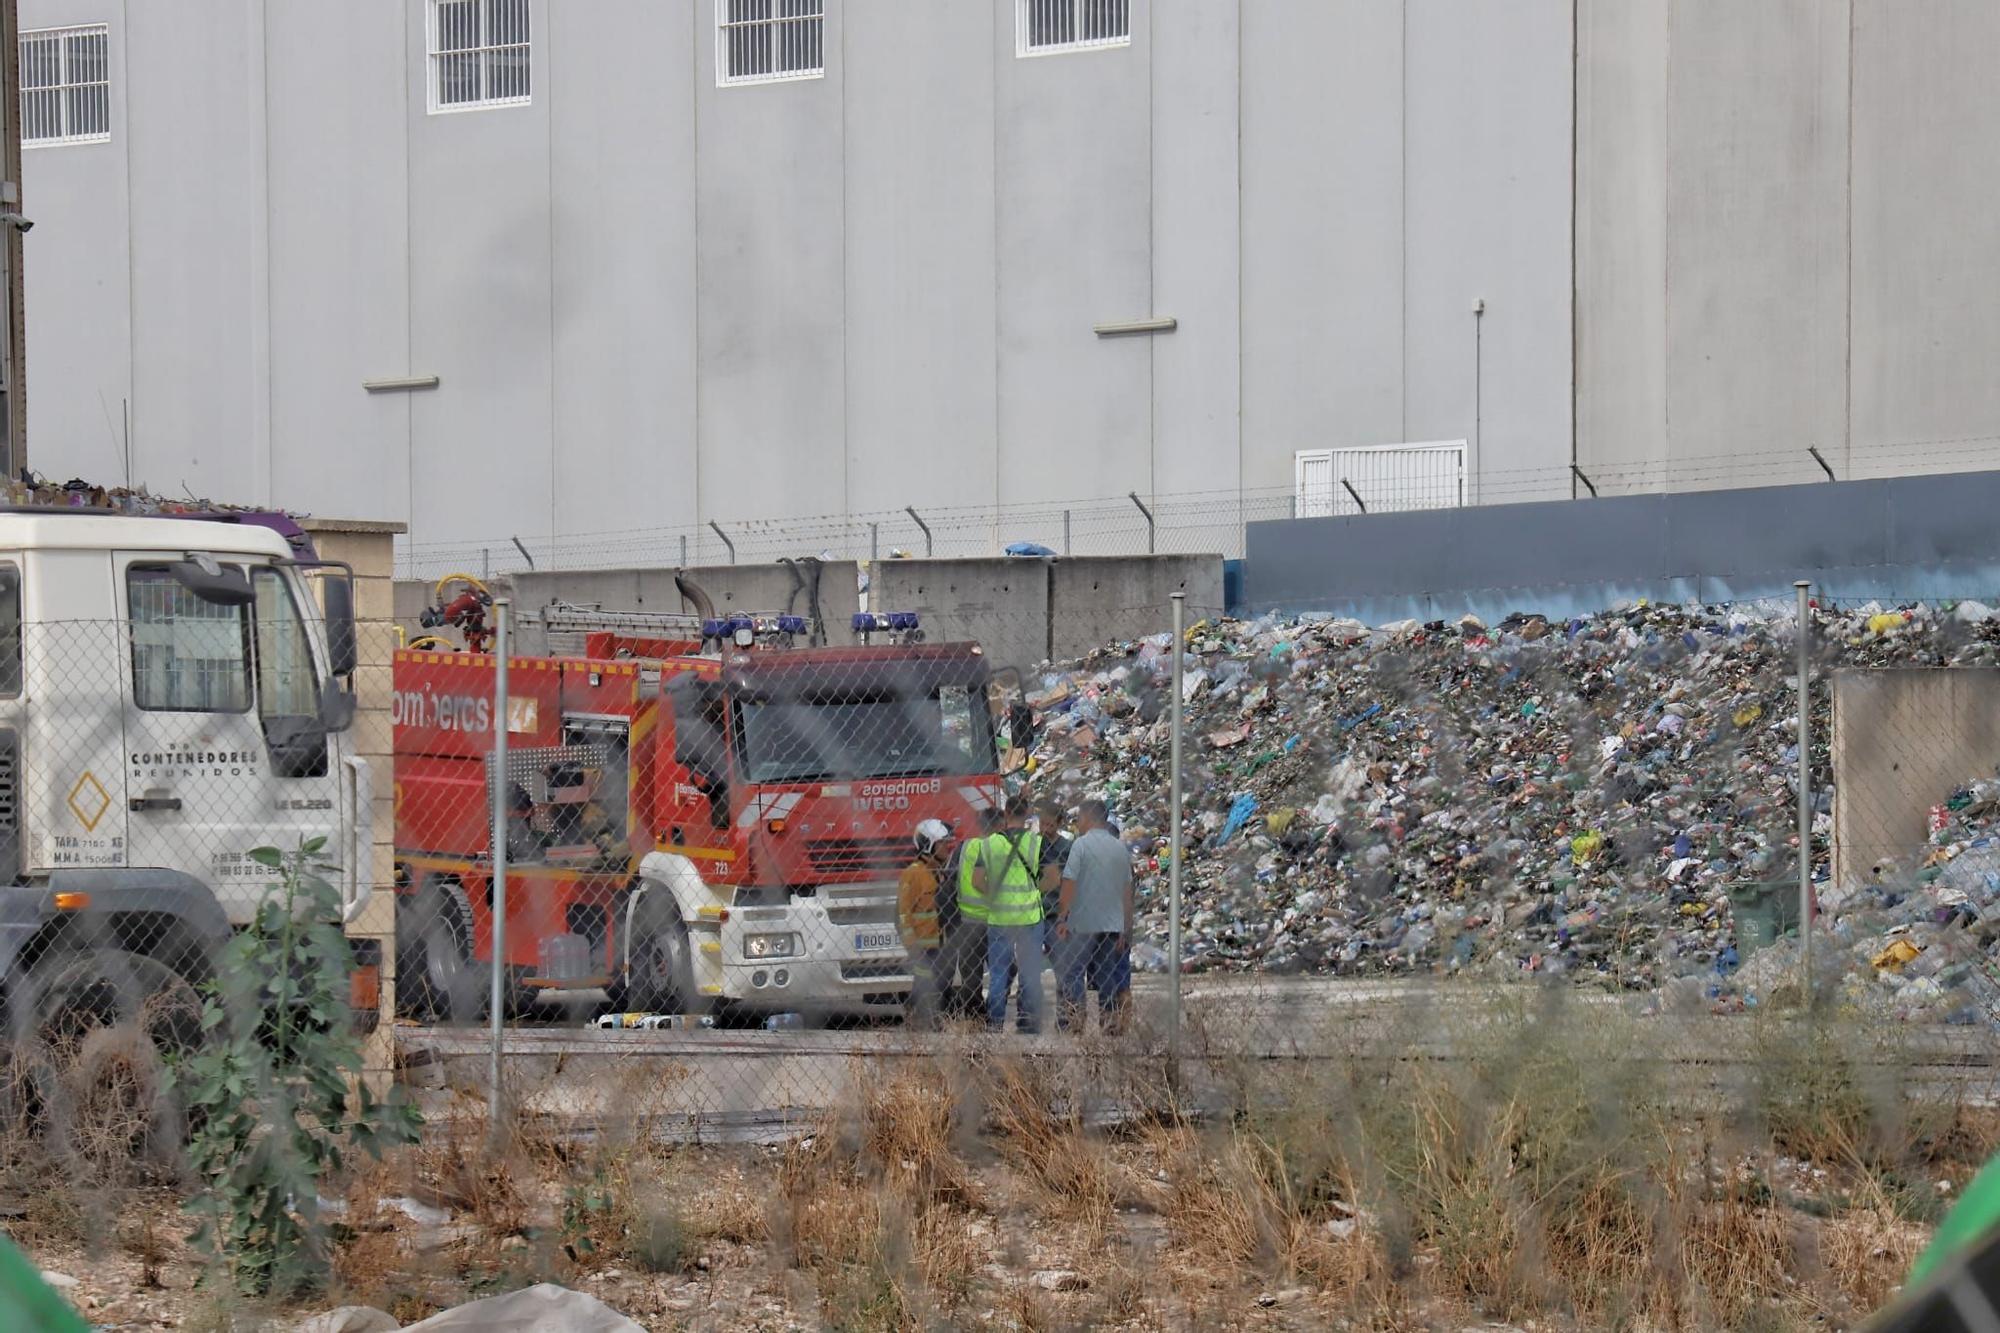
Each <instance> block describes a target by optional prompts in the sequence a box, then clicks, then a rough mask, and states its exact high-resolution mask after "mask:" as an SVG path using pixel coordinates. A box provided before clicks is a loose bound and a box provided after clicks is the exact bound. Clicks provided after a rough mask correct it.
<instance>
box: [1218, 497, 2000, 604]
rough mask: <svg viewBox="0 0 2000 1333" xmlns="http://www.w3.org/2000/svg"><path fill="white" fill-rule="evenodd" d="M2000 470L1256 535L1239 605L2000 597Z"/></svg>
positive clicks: (1276, 525) (1289, 528)
mask: <svg viewBox="0 0 2000 1333" xmlns="http://www.w3.org/2000/svg"><path fill="white" fill-rule="evenodd" d="M1995 514H2000V472H1967V473H1958V474H1954V475H1948V476H1923V477H1896V478H1884V479H1878V480H1872V481H1848V482H1823V483H1817V484H1808V485H1798V486H1766V487H1758V488H1755V489H1749V490H1733V491H1705V492H1693V493H1685V494H1675V495H1631V496H1609V497H1606V498H1604V499H1597V500H1563V501H1553V502H1546V503H1539V504H1513V505H1483V506H1478V507H1474V508H1463V509H1442V510H1428V511H1423V512H1415V513H1396V514H1368V515H1354V516H1349V517H1337V518H1308V519H1281V520H1277V521H1274V522H1269V523H1252V524H1251V525H1250V527H1249V532H1248V537H1247V543H1246V544H1247V548H1248V557H1247V562H1246V566H1245V572H1244V602H1245V605H1246V607H1247V608H1248V609H1249V610H1251V611H1253V612H1255V611H1267V610H1282V611H1329V612H1336V613H1339V614H1342V615H1352V616H1356V617H1358V618H1360V619H1362V620H1365V621H1368V622H1370V623H1374V624H1380V623H1383V622H1386V621H1390V620H1400V619H1403V618H1405V617H1415V618H1416V619H1419V620H1432V619H1438V618H1451V617H1456V616H1459V615H1462V614H1464V613H1465V612H1467V611H1471V612H1473V613H1474V614H1477V615H1480V616H1485V617H1494V616H1504V615H1506V614H1508V613H1509V612H1512V611H1519V610H1531V611H1539V612H1543V613H1545V614H1550V615H1557V614H1570V613H1582V612H1590V611H1596V610H1600V609H1602V608H1604V607H1606V606H1610V605H1614V604H1616V603H1618V602H1621V601H1627V600H1631V599H1634V598H1639V597H1644V598H1649V599H1651V600H1654V601H1665V602H1687V601H1699V602H1723V601H1743V600H1748V599H1752V598H1765V597H1786V598H1789V597H1791V596H1792V583H1793V580H1795V579H1800V578H1805V579H1810V580H1812V581H1813V583H1814V585H1815V592H1816V593H1820V594H1823V595H1828V596H1834V597H1843V598H1870V597H1875V598H1882V599H1884V600H1915V599H1942V598H1965V597H1976V598H1980V599H1982V600H1992V599H1993V598H1994V597H1995V595H1996V593H2000V523H1996V522H1995V521H1994V515H1995Z"/></svg>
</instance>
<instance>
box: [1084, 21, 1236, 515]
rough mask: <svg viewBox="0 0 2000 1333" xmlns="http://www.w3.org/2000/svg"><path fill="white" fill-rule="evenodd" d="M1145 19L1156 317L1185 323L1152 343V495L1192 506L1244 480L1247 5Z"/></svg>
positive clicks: (1154, 309) (1229, 505)
mask: <svg viewBox="0 0 2000 1333" xmlns="http://www.w3.org/2000/svg"><path fill="white" fill-rule="evenodd" d="M1147 8H1148V12H1149V14H1150V16H1151V19H1152V24H1151V28H1152V66H1153V68H1152V83H1153V97H1152V117H1153V128H1152V142H1151V157H1152V175H1153V201H1152V251H1153V253H1152V263H1153V309H1152V312H1151V313H1153V314H1155V315H1171V316H1173V317H1174V318H1175V319H1177V320H1179V321H1180V327H1179V328H1177V329H1175V330H1174V332H1172V333H1170V334H1165V335H1159V336H1154V337H1152V338H1150V339H1149V340H1148V347H1149V349H1150V351H1151V353H1152V358H1153V365H1152V377H1153V416H1152V424H1153V468H1152V490H1153V491H1154V493H1156V494H1161V495H1188V494H1194V493H1198V492H1202V491H1215V490H1219V489H1223V488H1226V487H1227V486H1228V485H1229V482H1230V479H1233V478H1236V477H1239V476H1241V475H1242V469H1243V460H1242V447H1243V438H1242V429H1241V424H1242V423H1241V421H1240V418H1239V405H1240V403H1241V399H1242V392H1241V389H1242V386H1241V379H1240V370H1241V367H1240V364H1239V361H1238V356H1237V339H1238V335H1239V333H1240V331H1241V321H1242V302H1241V287H1240V277H1241V272H1240V270H1239V268H1238V265H1237V255H1238V254H1239V253H1240V247H1241V242H1242V237H1241V232H1240V229H1239V226H1238V223H1239V215H1240V208H1241V197H1240V194H1239V185H1240V183H1241V172H1240V170H1239V167H1240V153H1239V149H1240V146H1241V126H1240V125H1239V124H1238V121H1237V114H1236V112H1237V79H1238V77H1239V75H1240V73H1241V71H1240V70H1239V69H1238V67H1237V62H1238V56H1239V54H1240V50H1241V46H1240V43H1239V41H1238V37H1239V27H1240V25H1241V23H1242V0H1154V3H1153V4H1151V5H1150V6H1148V7H1147ZM1127 489H1128V490H1129V489H1132V488H1131V487H1127ZM1114 494H1115V492H1114ZM1229 498H1230V497H1222V499H1223V504H1222V505H1219V506H1218V508H1227V509H1230V510H1233V509H1234V506H1233V505H1231V504H1229V503H1228V500H1229ZM1225 517H1226V518H1228V519H1234V517H1235V515H1234V514H1233V513H1229V514H1227V515H1225ZM1225 526H1226V524H1225ZM1231 544H1232V545H1233V544H1234V540H1233V536H1232V541H1231ZM1055 549H1058V550H1060V549H1061V548H1060V547H1057V548H1055Z"/></svg>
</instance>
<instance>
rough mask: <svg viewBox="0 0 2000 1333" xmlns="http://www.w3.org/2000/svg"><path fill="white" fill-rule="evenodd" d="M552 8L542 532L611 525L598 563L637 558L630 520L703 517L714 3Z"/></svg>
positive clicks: (606, 1) (625, 0)
mask: <svg viewBox="0 0 2000 1333" xmlns="http://www.w3.org/2000/svg"><path fill="white" fill-rule="evenodd" d="M704 15H705V16H706V17H707V21H706V22H704V21H703V17H704ZM548 18H549V27H548V30H547V35H546V40H545V41H543V43H542V45H541V48H540V51H539V56H540V60H541V64H540V67H539V68H538V69H537V73H538V75H540V77H541V78H542V81H543V83H542V87H543V90H544V91H545V92H546V95H547V100H548V106H549V117H550V128H549V147H550V156H549V160H548V162H547V163H546V165H545V166H544V168H543V174H542V176H541V177H540V178H539V179H536V180H535V181H534V182H533V184H534V186H535V187H539V186H540V185H541V184H542V182H543V181H546V183H547V189H548V197H549V199H550V201H551V203H550V208H551V210H552V220H551V223H550V226H551V233H550V262H551V263H552V264H553V265H554V270H553V275H552V276H553V282H552V285H551V295H550V298H549V299H550V300H552V302H553V308H552V310H551V312H550V317H551V325H552V334H551V337H552V343H553V354H554V360H553V364H552V365H551V366H550V368H549V371H548V379H549V383H550V386H551V391H552V393H553V395H554V404H553V414H554V437H553V448H554V450H555V460H554V462H555V466H554V470H553V471H554V477H553V485H554V495H553V499H552V503H551V513H550V515H549V517H548V519H547V520H546V522H545V523H543V524H538V525H537V530H538V531H541V530H547V531H553V532H564V533H589V532H602V533H604V534H605V548H604V552H603V554H602V555H600V556H599V557H598V559H600V560H603V561H605V562H607V563H608V562H612V561H624V560H633V559H635V558H637V556H638V553H637V552H635V551H633V550H631V549H630V545H629V543H630V541H631V536H630V532H629V530H631V529H638V528H660V527H681V526H688V525H692V524H693V523H694V522H695V521H696V520H695V514H696V505H695V474H696V452H695V399H696V390H695V200H694V196H693V193H692V192H691V191H690V190H688V188H687V182H688V181H690V180H692V179H693V178H694V118H693V116H692V114H691V112H692V110H693V107H694V84H695V78H696V75H695V65H696V57H695V48H696V47H697V46H698V45H700V44H703V43H706V44H707V46H709V47H710V48H712V47H713V46H714V40H713V31H714V30H713V6H703V5H700V4H694V5H661V4H655V3H650V2H649V0H594V2H593V3H592V4H590V5H550V6H549V14H548ZM612 34H616V38H615V40H612V39H610V38H611V35H612ZM584 94H587V95H584ZM527 187H529V182H527V181H523V182H516V188H527ZM446 388H447V390H448V389H449V388H450V386H449V385H447V386H446ZM551 525H552V526H551ZM620 529H623V530H626V532H625V533H624V534H621V533H620V532H619V531H617V530H620Z"/></svg>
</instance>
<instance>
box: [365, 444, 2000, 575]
mask: <svg viewBox="0 0 2000 1333" xmlns="http://www.w3.org/2000/svg"><path fill="white" fill-rule="evenodd" d="M1994 447H1995V441H1994V440H1993V439H1992V438H1988V437H1981V438H1975V439H1963V440H1937V441H1921V442H1908V443H1904V444H1897V445H1890V446H1883V447H1881V448H1879V449H1874V450H1857V451H1856V452H1855V453H1854V454H1853V456H1852V457H1841V456H1837V457H1836V458H1835V459H1834V460H1833V461H1832V463H1831V464H1827V463H1823V462H1822V461H1820V460H1819V459H1817V458H1816V457H1815V455H1814V454H1813V452H1812V451H1811V450H1809V449H1808V448H1807V446H1806V445H1804V444H1800V445H1799V446H1798V447H1796V448H1794V449H1790V450H1779V451H1776V452H1773V451H1771V450H1769V449H1767V448H1763V447H1760V448H1759V449H1758V450H1757V451H1756V452H1755V453H1754V455H1746V454H1744V453H1742V452H1737V453H1728V454H1708V455H1690V456H1682V457H1679V458H1676V459H1673V460H1671V461H1656V462H1642V463H1631V464H1626V465H1623V466H1611V465H1605V466H1601V467H1598V466H1592V467H1589V468H1588V469H1587V470H1586V469H1583V468H1575V467H1572V466H1570V465H1568V464H1566V463H1565V464H1558V465H1551V466H1540V467H1525V468H1492V467H1481V466H1477V465H1476V460H1475V461H1474V463H1473V465H1471V466H1469V467H1468V466H1467V465H1466V463H1465V455H1464V453H1463V451H1462V450H1461V451H1459V452H1458V453H1457V454H1456V455H1455V457H1457V458H1458V459H1459V460H1460V467H1459V470H1458V471H1457V472H1455V473H1452V474H1451V475H1450V476H1447V477H1443V478H1442V479H1441V478H1440V475H1439V474H1438V473H1437V471H1436V469H1435V468H1434V467H1426V468H1420V469H1418V470H1417V471H1416V472H1415V473H1412V474H1409V475H1405V474H1404V473H1403V472H1402V471H1400V470H1398V469H1396V468H1393V467H1391V468H1388V469H1386V470H1385V469H1384V467H1383V466H1382V465H1381V464H1380V463H1379V462H1377V463H1373V464H1371V463H1369V462H1368V461H1367V460H1368V459H1369V458H1370V457H1371V456H1373V455H1376V454H1378V453H1380V452H1381V451H1377V450H1367V449H1363V450H1356V451H1342V450H1327V451H1325V454H1326V460H1325V461H1326V464H1327V467H1326V470H1325V471H1324V472H1323V473H1320V472H1316V473H1311V474H1310V475H1307V474H1306V473H1304V472H1302V473H1301V474H1300V476H1299V477H1298V479H1297V480H1296V481H1295V482H1294V483H1293V484H1281V485H1264V486H1233V485H1232V486H1227V487H1212V488H1209V489H1206V490H1199V491H1175V490H1159V491H1155V490H1152V489H1149V488H1147V487H1145V486H1141V487H1139V488H1138V489H1136V490H1134V491H1133V492H1131V493H1129V494H1125V495H1111V496H1077V497H1074V498H1070V499H1063V500H1048V501H1032V502H1010V503H995V504H983V505H930V504H926V503H924V502H923V501H922V500H921V499H917V498H916V497H909V498H908V499H907V500H906V501H905V503H904V504H903V505H902V506H901V507H898V506H897V505H895V504H889V505H885V506H884V507H882V508H880V509H855V510H852V511H851V512H844V513H823V514H798V515H773V514H769V513H764V514H756V513H747V514H746V513H742V512H740V511H739V512H737V513H734V514H729V513H723V514H720V515H717V516H713V517H712V518H709V519H703V520H701V521H699V522H689V523H684V524H678V525H676V524H665V525H659V526H653V527H640V528H613V529H605V530H593V531H589V532H575V531H570V532H562V531H557V532H549V531H541V530H533V531H520V532H500V531H485V532H479V533H478V534H477V535H476V536H474V537H470V538H456V537H454V538H442V537H437V536H433V535H430V534H432V533H435V532H436V531H437V530H438V529H437V525H435V524H433V523H430V522H427V521H425V520H423V519H422V518H419V519H418V520H416V521H415V527H414V531H413V534H412V536H411V537H410V538H409V539H408V540H407V541H404V542H402V543H400V544H399V547H398V571H397V572H398V574H399V576H401V577H404V578H424V579H431V578H437V577H438V576H440V575H443V574H447V573H453V572H457V571H461V570H470V571H473V572H476V573H478V574H480V575H481V577H491V576H493V575H496V574H503V573H509V572H514V571H519V570H523V569H530V568H533V569H541V570H550V569H603V568H618V567H625V566H668V567H671V566H701V565H721V564H754V563H759V562H763V561H770V560H776V559H779V558H781V557H785V556H797V555H799V554H800V553H802V552H811V553H814V554H822V555H825V556H827V557H829V558H834V559H842V560H886V559H890V558H892V557H894V556H897V555H899V554H900V555H908V556H919V557H931V556H936V557H970V556H997V555H1001V554H1003V553H1005V552H1006V551H1007V550H1008V548H1009V547H1015V546H1020V545H1023V544H1025V545H1028V546H1032V547H1036V548H1040V549H1041V550H1045V551H1047V552H1049V553H1052V554H1055V555H1061V556H1069V555H1076V556H1092V555H1137V554H1147V553H1161V554H1169V553H1183V554H1192V553H1211V552H1219V553H1221V554H1222V555H1224V556H1226V557H1230V558H1235V557H1240V556H1242V555H1243V554H1244V553H1245V534H1246V530H1247V527H1248V525H1249V524H1251V523H1256V522H1264V521H1269V520H1274V519H1285V518H1311V517H1319V516H1325V515H1333V514H1361V513H1377V514H1379V513H1392V512H1396V511H1399V510H1407V509H1429V508H1436V507H1439V506H1452V505H1473V504H1482V505H1486V504H1514V503H1523V502H1528V501H1537V500H1572V499H1587V498H1594V497H1599V496H1613V495H1633V494H1644V493H1656V492H1660V491H1687V490H1702V489H1711V488H1720V487H1731V486H1738V487H1740V486H1764V485H1783V484H1808V483H1817V482H1820V481H1823V480H1826V479H1827V472H1826V470H1825V469H1826V468H1827V467H1829V466H1837V469H1838V471H1837V473H1836V475H1838V477H1839V478H1840V479H1841V480H1844V481H1847V480H1856V479H1859V478H1863V477H1887V476H1905V475H1909V474H1911V473H1916V472H1953V471H1964V470H1969V469H1976V468H1980V467H1984V466H1988V465H1990V464H1991V462H1992V459H1993V456H1994ZM1413 448H1415V451H1416V452H1417V453H1422V452H1423V450H1422V448H1421V447H1413ZM1401 452H1403V453H1405V454H1407V453H1409V452H1411V451H1410V450H1404V451H1401ZM1336 455H1338V457H1337V456H1336ZM460 530H462V529H460Z"/></svg>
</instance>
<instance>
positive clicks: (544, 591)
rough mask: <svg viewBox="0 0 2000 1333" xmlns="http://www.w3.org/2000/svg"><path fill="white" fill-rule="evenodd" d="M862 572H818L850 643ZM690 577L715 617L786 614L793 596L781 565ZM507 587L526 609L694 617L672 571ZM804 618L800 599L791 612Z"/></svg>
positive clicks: (833, 625) (541, 578)
mask: <svg viewBox="0 0 2000 1333" xmlns="http://www.w3.org/2000/svg"><path fill="white" fill-rule="evenodd" d="M858 573H859V570H858V569H857V567H856V565H855V563H854V562H853V561H852V560H836V561H831V562H829V563H827V564H825V565H823V566H821V569H820V590H819V591H820V612H821V614H822V615H824V616H825V618H826V623H827V630H828V637H829V638H830V639H832V640H833V641H834V642H836V643H846V642H848V640H849V637H850V634H849V628H850V625H851V622H852V621H853V618H854V613H855V611H856V610H858V609H859V608H860V595H859V591H858V589H859V586H860V584H859V580H858V578H857V575H858ZM687 577H688V578H689V579H690V580H692V581H693V582H694V583H695V584H696V585H698V586H699V587H700V588H701V590H702V591H703V592H705V593H707V594H708V596H709V600H710V601H711V602H713V603H714V605H715V609H716V612H717V613H718V614H720V615H728V614H730V613H732V612H739V611H740V612H750V613H761V612H767V611H769V612H778V611H783V610H784V609H785V605H786V598H787V597H788V596H789V595H790V593H791V588H792V581H791V574H790V572H789V571H788V570H786V568H785V567H784V566H783V565H707V566H702V567H699V568H692V569H689V570H688V571H687ZM508 585H509V586H510V587H511V588H512V589H513V593H514V596H515V598H516V599H517V601H518V602H519V603H520V605H521V606H523V607H540V606H547V605H549V604H550V603H552V602H559V601H560V602H569V603H571V604H573V605H578V606H597V607H601V608H602V609H604V610H606V611H646V612H662V613H666V614H670V615H678V614H682V613H687V614H692V613H693V611H694V608H693V607H692V606H690V605H688V604H687V603H686V602H684V601H683V600H682V599H681V594H680V589H679V588H678V587H677V586H676V585H675V583H674V571H673V570H671V569H565V570H551V571H546V572H540V573H516V574H512V575H509V576H508ZM792 609H793V610H794V611H795V612H796V613H798V614H800V615H804V614H805V613H806V600H805V598H804V597H803V596H800V597H799V598H798V600H797V601H796V602H795V603H794V604H793V608H792Z"/></svg>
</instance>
